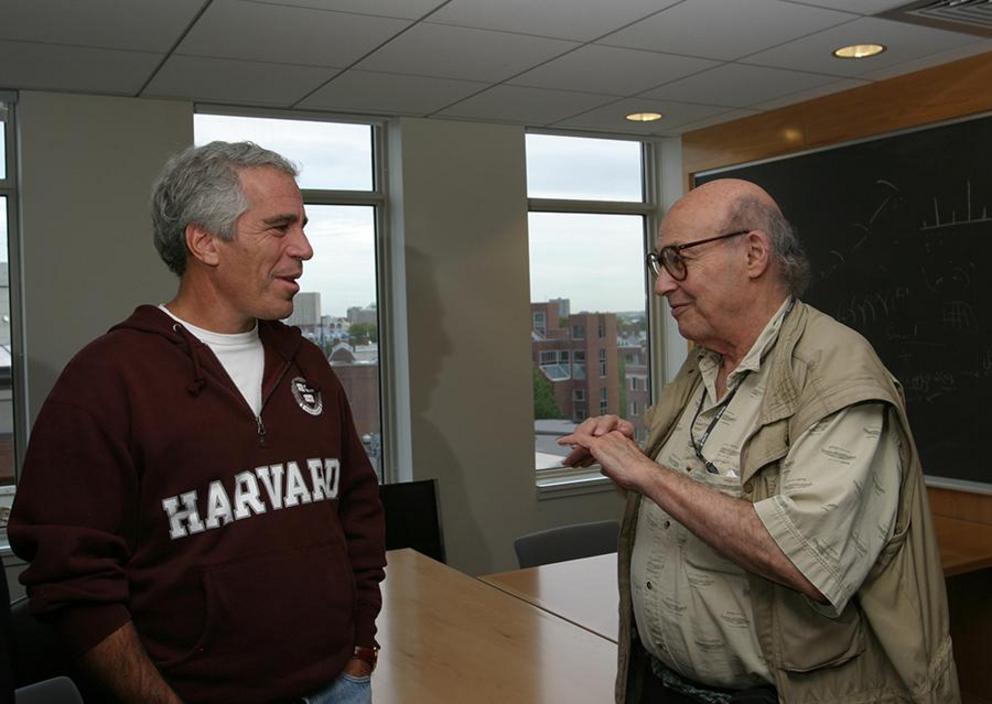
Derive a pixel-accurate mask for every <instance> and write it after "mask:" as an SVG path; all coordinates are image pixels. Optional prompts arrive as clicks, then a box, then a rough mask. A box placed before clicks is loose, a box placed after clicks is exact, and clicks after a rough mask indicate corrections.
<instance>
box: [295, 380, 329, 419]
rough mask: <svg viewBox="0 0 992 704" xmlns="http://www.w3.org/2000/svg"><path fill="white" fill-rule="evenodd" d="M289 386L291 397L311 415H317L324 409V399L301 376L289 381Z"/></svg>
mask: <svg viewBox="0 0 992 704" xmlns="http://www.w3.org/2000/svg"><path fill="white" fill-rule="evenodd" d="M289 388H290V389H292V391H293V398H295V399H296V402H297V403H298V404H300V408H302V409H303V410H304V411H306V412H307V413H309V414H310V415H312V416H319V415H320V413H321V411H323V410H324V400H323V399H322V398H321V396H320V392H319V391H317V389H315V388H313V387H312V386H310V384H308V383H307V380H306V379H304V378H303V377H301V376H298V377H296V378H295V379H293V380H292V381H291V382H289Z"/></svg>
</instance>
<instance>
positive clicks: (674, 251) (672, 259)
mask: <svg viewBox="0 0 992 704" xmlns="http://www.w3.org/2000/svg"><path fill="white" fill-rule="evenodd" d="M751 229H752V228H749V229H747V230H737V231H736V232H728V233H727V234H725V235H717V236H716V237H707V238H706V239H702V240H696V241H695V242H686V243H685V244H670V245H668V246H667V247H662V248H661V249H660V250H658V251H657V252H648V256H647V258H646V264H647V265H648V269H650V270H651V272H652V273H653V274H654V275H655V276H661V269H662V268H663V267H664V269H665V271H667V272H668V273H669V275H670V276H671V277H672V278H673V279H675V280H676V281H685V277H686V276H688V275H689V270H688V269H687V268H686V265H685V258H684V257H683V256H682V252H683V250H686V249H689V248H690V247H698V246H699V245H701V244H706V243H707V242H716V241H718V240H726V239H729V238H731V237H738V236H740V235H746V234H747V233H749V232H751Z"/></svg>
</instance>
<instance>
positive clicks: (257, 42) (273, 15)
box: [177, 0, 410, 68]
mask: <svg viewBox="0 0 992 704" xmlns="http://www.w3.org/2000/svg"><path fill="white" fill-rule="evenodd" d="M409 24H410V23H409V21H407V20H399V19H390V18H385V17H369V16H366V15H355V14H349V13H343V12H330V11H325V10H312V9H307V8H301V7H287V6H285V5H269V4H262V3H257V2H246V1H245V0H214V2H213V4H211V5H210V7H209V8H208V9H207V11H206V12H205V13H203V17H201V18H200V20H199V21H198V22H197V23H196V25H195V26H194V27H193V29H192V30H191V31H190V33H189V34H188V35H187V36H186V38H185V39H184V40H183V42H182V44H180V45H179V47H178V49H177V52H178V53H180V54H184V55H187V56H209V57H213V58H226V59H246V60H249V61H268V62H272V63H288V64H303V65H309V66H335V67H339V68H344V67H346V66H348V65H349V64H351V63H352V62H354V61H356V60H357V59H358V58H360V57H361V56H363V55H364V54H366V53H368V52H369V51H371V50H372V49H374V48H375V47H377V46H379V44H381V43H382V42H384V41H386V40H387V39H389V38H390V37H392V36H393V35H395V34H396V33H397V32H399V31H400V30H402V29H403V28H404V27H407V26H409Z"/></svg>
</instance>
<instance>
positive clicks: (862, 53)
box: [834, 44, 885, 59]
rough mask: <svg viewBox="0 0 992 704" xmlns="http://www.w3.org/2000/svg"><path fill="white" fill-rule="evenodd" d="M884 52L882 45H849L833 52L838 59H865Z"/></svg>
mask: <svg viewBox="0 0 992 704" xmlns="http://www.w3.org/2000/svg"><path fill="white" fill-rule="evenodd" d="M883 51H885V46H884V45H883V44H851V45H850V46H842V47H841V48H840V49H835V50H834V56H836V57H837V58H838V59H867V58H868V57H869V56H875V55H877V54H881V53H882V52H883Z"/></svg>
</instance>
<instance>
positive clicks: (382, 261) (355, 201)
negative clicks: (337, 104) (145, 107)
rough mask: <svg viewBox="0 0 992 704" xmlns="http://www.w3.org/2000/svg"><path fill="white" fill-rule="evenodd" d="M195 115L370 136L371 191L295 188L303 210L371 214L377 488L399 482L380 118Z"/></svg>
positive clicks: (266, 112) (227, 110) (224, 108)
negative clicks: (349, 209)
mask: <svg viewBox="0 0 992 704" xmlns="http://www.w3.org/2000/svg"><path fill="white" fill-rule="evenodd" d="M194 113H195V114H196V115H201V114H202V115H226V116H231V117H246V118H253V117H254V118H270V119H277V120H298V121H306V122H331V123H338V124H359V125H367V126H369V127H370V128H371V132H372V137H371V139H372V164H371V166H372V190H370V191H361V190H344V189H331V188H327V189H323V188H304V189H300V192H301V193H302V195H303V203H304V205H331V206H349V205H351V206H370V207H372V208H373V213H374V218H373V222H374V226H375V272H376V307H377V310H378V323H379V349H380V354H379V424H380V428H381V434H382V455H381V460H382V468H381V469H382V477H381V481H382V483H383V484H390V483H394V482H397V481H400V478H401V473H402V469H401V467H402V466H403V455H402V449H401V444H402V443H403V439H402V438H401V435H403V433H402V429H401V426H402V423H401V421H400V418H399V409H400V403H399V399H400V397H401V396H402V393H401V392H400V390H399V386H398V385H399V383H400V371H399V367H400V364H398V363H397V361H396V360H394V358H393V356H392V350H395V349H396V345H395V344H394V339H395V336H396V334H397V330H396V325H395V316H396V312H395V311H394V310H393V306H392V305H391V302H392V300H393V298H392V294H393V288H394V283H393V279H392V275H391V274H392V271H393V258H394V257H393V255H392V253H391V252H390V250H389V246H388V243H389V241H390V237H389V222H390V214H389V199H388V198H387V196H386V178H387V176H386V175H387V174H388V173H389V172H388V164H387V161H386V121H385V120H384V119H382V118H375V117H363V116H341V115H332V114H328V113H324V112H316V111H309V110H292V111H289V110H279V109H272V108H266V109H262V108H249V107H243V106H235V105H218V104H214V103H195V104H194Z"/></svg>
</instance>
